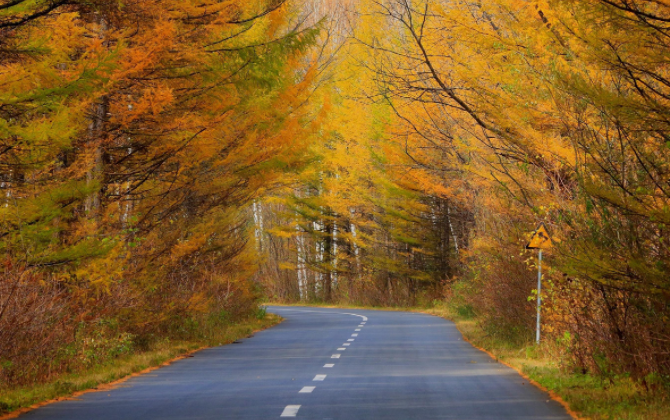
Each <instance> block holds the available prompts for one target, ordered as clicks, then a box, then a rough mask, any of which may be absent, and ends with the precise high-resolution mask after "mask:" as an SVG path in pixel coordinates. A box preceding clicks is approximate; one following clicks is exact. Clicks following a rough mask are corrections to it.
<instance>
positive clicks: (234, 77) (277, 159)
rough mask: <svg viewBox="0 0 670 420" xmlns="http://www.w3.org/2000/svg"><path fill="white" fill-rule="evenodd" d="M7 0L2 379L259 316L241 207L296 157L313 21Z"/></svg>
mask: <svg viewBox="0 0 670 420" xmlns="http://www.w3.org/2000/svg"><path fill="white" fill-rule="evenodd" d="M4 3H6V4H2V5H0V49H1V51H2V52H1V53H0V86H2V88H1V89H0V177H1V179H0V181H1V191H2V197H0V226H1V227H0V230H1V233H0V238H1V239H0V249H1V250H2V254H3V257H2V271H1V272H0V388H1V387H2V386H3V385H13V384H19V383H30V382H33V381H36V380H44V379H49V378H50V377H52V376H53V375H58V374H59V373H61V372H65V371H72V370H76V369H78V368H80V367H81V366H85V365H90V364H95V363H96V362H99V361H100V360H96V358H97V359H105V358H108V357H113V356H115V355H117V354H119V353H124V352H128V351H131V350H132V349H133V348H140V347H142V346H145V345H146V343H148V342H151V340H154V339H159V338H164V337H171V336H173V337H178V336H180V334H182V335H183V334H188V333H189V331H191V330H196V329H197V328H196V326H197V323H198V322H203V319H207V317H209V316H211V315H212V314H218V315H220V316H222V317H224V318H227V319H233V320H234V319H235V317H240V316H245V315H246V314H248V313H249V312H250V311H253V310H255V307H256V299H257V297H258V292H257V291H256V290H255V288H254V286H253V285H252V284H251V283H250V282H249V279H250V277H251V274H252V273H253V271H254V262H253V259H252V256H251V254H250V253H249V252H248V249H247V247H246V242H247V231H248V230H247V219H246V213H245V207H246V205H247V203H248V202H250V200H252V199H253V198H254V197H256V196H257V195H258V194H259V193H260V191H261V190H262V188H264V187H268V186H271V185H272V184H273V183H275V182H276V181H277V179H278V177H279V176H280V175H281V174H282V173H283V172H284V171H286V170H290V169H291V168H293V167H299V166H301V165H302V164H303V160H304V157H303V154H304V153H303V150H304V147H305V146H304V145H305V144H306V139H307V138H308V137H309V135H310V133H311V132H313V131H314V129H315V127H316V124H317V123H316V122H315V121H314V120H313V119H312V118H310V116H309V115H308V112H307V110H306V108H305V107H304V106H303V103H304V102H305V100H306V98H307V96H308V94H309V90H310V89H309V86H310V84H311V83H312V82H313V70H312V69H311V65H310V62H309V60H308V59H307V58H306V57H305V52H306V51H307V48H308V46H310V45H311V44H312V43H313V41H314V39H315V38H314V37H315V34H316V30H317V29H316V28H315V27H307V26H306V25H302V23H301V22H300V21H299V19H298V17H299V11H298V10H295V8H294V7H292V6H290V5H288V4H285V2H283V1H237V0H233V1H222V2H209V1H200V0H194V1H182V0H179V1H159V0H156V1H141V2H125V1H114V0H100V1H97V0H96V1H41V0H40V1H13V2H4ZM218 315H217V316H218Z"/></svg>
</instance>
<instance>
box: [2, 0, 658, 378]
mask: <svg viewBox="0 0 670 420" xmlns="http://www.w3.org/2000/svg"><path fill="white" fill-rule="evenodd" d="M668 21H670V4H668V3H667V2H666V1H665V0H588V1H587V0H538V1H527V0H490V1H475V0H421V1H411V2H410V1H409V0H384V1H379V0H349V1H330V0H313V1H309V2H289V1H284V0H254V1H242V0H225V1H215V2H210V1H205V0H186V1H177V0H149V1H141V2H122V1H114V0H93V1H90V0H89V1H79V0H68V1H59V0H50V1H43V0H35V1H28V0H25V1H21V0H19V1H11V2H4V3H3V4H0V86H1V87H0V177H1V178H0V191H1V192H2V196H1V197H0V227H1V231H0V250H1V251H2V270H1V271H0V369H1V370H0V387H2V386H3V385H6V384H20V383H31V382H34V381H37V380H45V379H48V378H50V377H52V376H55V375H58V374H59V373H61V372H66V371H70V370H73V369H76V368H77V367H78V366H81V365H86V364H95V363H97V362H96V360H99V359H101V358H106V357H107V358H108V357H115V356H116V355H119V354H123V353H124V352H127V351H130V350H129V349H132V348H141V347H142V346H145V345H147V344H146V343H149V342H151V340H154V339H158V338H163V337H179V336H180V335H185V334H190V333H192V332H193V331H197V329H198V323H202V322H204V321H203V320H205V319H208V318H209V317H212V316H215V317H223V318H226V319H235V317H240V316H244V315H245V314H248V313H249V312H250V311H252V310H253V309H254V308H255V306H256V305H257V303H258V299H259V298H260V297H261V295H263V294H264V295H265V296H266V297H268V298H270V299H277V300H283V301H287V302H298V301H309V302H343V303H358V304H366V305H400V306H410V305H432V304H435V303H436V302H442V301H448V302H450V304H452V305H454V306H455V307H456V310H457V311H459V312H460V313H462V314H464V316H476V317H477V318H478V319H479V320H481V322H482V324H483V326H484V328H485V329H486V331H487V332H488V333H489V334H491V335H493V336H496V337H500V338H501V339H504V340H509V341H512V342H515V343H522V344H525V343H530V342H531V341H532V337H533V335H534V334H533V333H534V331H533V329H534V321H535V318H534V316H535V298H536V293H537V292H536V290H535V289H536V286H535V278H536V277H535V276H536V254H535V253H534V251H530V250H525V249H524V246H525V244H526V243H527V241H528V239H529V234H530V233H531V232H532V231H533V230H534V229H535V227H536V226H537V225H538V224H539V223H541V222H543V223H545V225H546V226H547V227H548V229H549V231H550V233H551V235H552V237H553V239H554V247H553V248H552V249H551V250H550V251H547V252H546V254H545V258H546V259H545V275H544V282H545V286H544V289H543V292H542V293H543V300H544V302H545V306H544V309H543V311H544V312H543V315H544V318H543V319H544V323H543V334H544V336H545V338H546V342H547V343H552V344H551V345H552V346H553V347H552V348H553V349H558V351H559V352H560V355H561V360H562V361H563V365H562V368H564V369H569V370H575V371H580V372H590V373H595V374H599V375H602V376H603V377H607V378H609V379H610V380H614V378H615V377H616V376H617V375H619V374H622V375H630V376H632V377H633V378H635V379H637V380H639V381H640V382H641V383H643V384H645V385H647V386H648V387H655V386H658V384H659V383H662V382H664V381H665V382H667V377H668V375H669V374H670V357H669V356H668V353H667V343H668V340H670V327H669V325H670V323H668V316H669V315H670V309H669V308H670V282H669V280H668V279H669V278H670V277H669V274H670V267H669V266H668V261H670V247H669V244H668V241H669V240H670V238H669V237H668V223H670V181H669V180H670V159H669V158H668V156H670V154H669V153H668V151H669V148H670V137H669V132H670V131H669V130H670V108H669V106H670V102H669V101H670V82H669V80H670V70H669V69H668V58H669V56H670V44H669V42H668V40H669V39H670V38H669V36H670V26H668Z"/></svg>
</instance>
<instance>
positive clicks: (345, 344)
mask: <svg viewBox="0 0 670 420" xmlns="http://www.w3.org/2000/svg"><path fill="white" fill-rule="evenodd" d="M342 345H343V346H350V345H351V343H344V344H342Z"/></svg>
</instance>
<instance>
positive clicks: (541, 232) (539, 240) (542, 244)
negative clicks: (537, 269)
mask: <svg viewBox="0 0 670 420" xmlns="http://www.w3.org/2000/svg"><path fill="white" fill-rule="evenodd" d="M547 248H551V238H550V237H549V233H547V228H546V227H544V223H540V226H538V227H537V229H535V232H533V237H532V238H530V242H528V245H526V249H547Z"/></svg>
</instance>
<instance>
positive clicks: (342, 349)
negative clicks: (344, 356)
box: [337, 347, 346, 351]
mask: <svg viewBox="0 0 670 420" xmlns="http://www.w3.org/2000/svg"><path fill="white" fill-rule="evenodd" d="M345 350H346V349H345V348H344V347H340V348H339V349H337V351H345Z"/></svg>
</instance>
